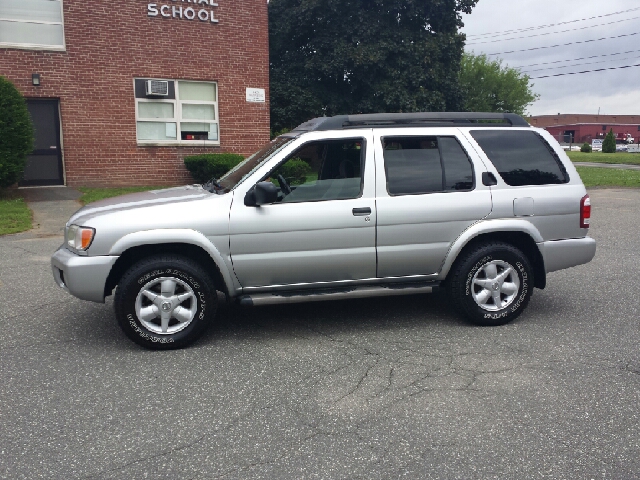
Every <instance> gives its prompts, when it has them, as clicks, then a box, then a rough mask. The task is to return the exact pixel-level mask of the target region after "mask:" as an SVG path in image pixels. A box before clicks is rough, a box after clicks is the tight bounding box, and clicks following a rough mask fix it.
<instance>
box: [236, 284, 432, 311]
mask: <svg viewBox="0 0 640 480" xmlns="http://www.w3.org/2000/svg"><path fill="white" fill-rule="evenodd" d="M439 285H440V283H439V282H432V283H419V284H416V283H394V284H387V285H374V286H366V287H347V288H326V289H317V290H292V291H282V292H274V293H256V294H253V295H243V296H241V297H239V298H238V303H239V304H240V305H241V306H243V307H253V306H255V307H257V306H261V305H275V304H279V303H302V302H324V301H329V300H347V299H351V298H366V297H390V296H393V295H412V294H419V293H431V292H434V291H436V290H437V289H438V287H439Z"/></svg>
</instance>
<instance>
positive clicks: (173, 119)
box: [0, 0, 269, 186]
mask: <svg viewBox="0 0 640 480" xmlns="http://www.w3.org/2000/svg"><path fill="white" fill-rule="evenodd" d="M0 75H2V76H4V77H5V78H7V79H9V80H10V81H11V82H13V83H14V85H16V87H17V88H18V89H19V90H20V91H21V92H22V94H23V95H24V96H25V97H26V99H27V104H28V107H29V111H30V113H31V116H32V119H33V121H34V125H35V127H36V145H35V150H34V152H33V154H32V155H31V156H30V157H29V160H28V164H27V168H26V170H25V174H24V178H23V180H22V182H21V184H22V185H61V184H67V185H70V186H74V185H76V186H80V185H86V186H103V185H106V186H115V185H136V184H145V185H172V184H180V183H186V182H190V181H192V180H191V177H190V176H189V173H188V172H187V171H186V169H185V168H184V163H183V158H184V156H185V155H192V154H197V153H203V152H218V151H220V152H235V153H240V154H243V155H249V154H250V153H252V152H253V151H255V150H257V149H258V147H259V146H261V145H262V144H264V143H265V142H267V141H268V140H269V95H268V94H269V92H268V87H269V49H268V18H267V2H266V1H265V0H155V1H149V0H128V1H114V0H86V1H79V0H20V1H15V0H0Z"/></svg>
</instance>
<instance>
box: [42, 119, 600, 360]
mask: <svg viewBox="0 0 640 480" xmlns="http://www.w3.org/2000/svg"><path fill="white" fill-rule="evenodd" d="M590 214H591V207H590V203H589V196H588V195H587V193H586V190H585V187H584V185H583V184H582V181H581V180H580V177H579V176H578V173H577V172H576V170H575V168H574V167H573V165H572V164H571V162H570V161H569V159H568V158H567V156H566V155H565V153H564V152H563V151H562V149H561V148H560V146H559V145H558V144H557V142H556V141H555V140H554V139H553V138H552V137H551V136H550V135H549V134H548V133H547V132H545V131H544V130H540V129H536V128H532V127H530V126H529V124H528V123H527V122H526V121H524V120H523V119H522V118H521V117H519V116H517V115H512V114H482V113H413V114H375V115H350V116H337V117H324V118H316V119H314V120H311V121H309V122H307V123H304V124H302V125H300V126H299V127H298V128H296V129H295V130H293V131H292V132H290V133H288V134H286V135H282V136H280V137H278V138H277V139H275V140H274V141H272V142H271V143H269V144H268V145H266V146H265V147H264V148H262V149H261V150H260V151H258V152H257V153H255V154H254V155H252V156H251V157H249V158H247V159H246V160H245V161H244V162H243V163H241V164H239V165H238V166H237V167H235V168H234V169H233V170H231V171H229V172H228V173H227V174H226V175H225V176H224V177H222V178H220V179H213V180H211V181H210V182H209V183H207V184H205V185H191V186H184V187H178V188H170V189H165V190H158V191H151V192H146V193H137V194H132V195H126V196H123V197H119V198H117V199H108V200H102V201H99V202H95V203H93V204H90V205H88V206H86V207H84V208H82V209H80V210H79V211H78V212H76V213H75V214H74V215H73V216H72V217H71V219H70V220H69V222H68V223H67V225H66V230H65V234H66V241H65V242H64V244H63V245H62V246H61V247H60V249H59V250H58V251H57V252H56V253H55V254H54V255H53V257H52V260H51V263H52V266H53V275H54V277H55V280H56V282H57V283H58V285H59V286H60V287H62V288H63V289H65V290H67V291H68V292H70V293H71V294H72V295H75V296H76V297H78V298H81V299H84V300H90V301H94V302H104V299H105V297H106V296H108V295H111V293H112V292H113V290H114V289H115V302H114V303H115V314H116V317H117V320H118V323H119V324H120V326H121V327H122V329H123V330H124V332H125V333H126V334H127V335H128V336H129V338H131V339H132V340H133V341H135V342H136V343H138V344H140V345H143V346H145V347H150V348H177V347H183V346H186V345H188V344H190V343H191V342H193V341H194V340H196V339H197V338H198V336H199V335H200V334H201V333H202V331H203V330H204V328H205V327H206V326H207V324H208V323H209V321H210V320H211V319H212V318H213V317H214V314H215V311H216V305H217V301H218V296H217V291H221V292H223V293H224V294H225V295H226V296H227V298H228V299H230V300H233V301H235V302H237V303H239V304H240V305H266V304H275V303H287V302H301V301H319V300H334V299H346V298H358V297H365V296H389V295H403V294H413V293H427V292H431V291H433V290H435V289H437V288H439V287H444V288H445V289H446V290H447V292H448V294H449V295H450V298H451V303H452V305H453V306H454V307H456V308H457V309H458V310H459V311H460V312H461V313H462V314H463V315H464V316H466V317H467V318H468V319H469V320H470V321H471V322H473V323H475V324H478V325H485V326H488V325H492V326H493V325H502V324H505V323H507V322H509V321H511V320H513V319H514V318H516V317H517V316H518V315H519V314H520V313H521V312H522V311H523V310H524V308H525V307H526V305H527V303H528V302H529V298H530V297H531V294H532V293H533V288H534V287H537V288H544V287H545V283H546V275H547V273H549V272H553V271H555V270H559V269H563V268H567V267H571V266H574V265H579V264H583V263H586V262H589V261H590V260H591V259H592V258H593V256H594V255H595V250H596V245H595V241H594V240H593V239H592V238H590V237H588V236H587V232H588V228H589V218H590Z"/></svg>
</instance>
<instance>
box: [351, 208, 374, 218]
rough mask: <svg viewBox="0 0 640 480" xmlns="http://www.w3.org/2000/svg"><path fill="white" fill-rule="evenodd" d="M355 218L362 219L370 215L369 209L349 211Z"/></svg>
mask: <svg viewBox="0 0 640 480" xmlns="http://www.w3.org/2000/svg"><path fill="white" fill-rule="evenodd" d="M351 211H352V212H353V214H354V215H355V216H356V217H363V216H365V215H371V207H364V208H354V209H353V210H351Z"/></svg>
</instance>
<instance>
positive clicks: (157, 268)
mask: <svg viewBox="0 0 640 480" xmlns="http://www.w3.org/2000/svg"><path fill="white" fill-rule="evenodd" d="M114 302H115V312H116V318H117V320H118V324H119V325H120V327H121V328H122V330H123V331H124V333H125V334H126V335H127V336H128V337H129V338H130V339H131V340H133V341H134V342H136V343H137V344H139V345H142V346H143V347H147V348H152V349H172V348H182V347H185V346H187V345H189V344H191V343H193V342H194V341H195V340H196V339H197V338H198V337H199V336H200V335H201V334H202V332H203V330H204V329H205V327H206V326H207V324H208V323H209V321H210V320H211V319H212V318H213V316H214V315H215V311H216V307H217V294H216V290H215V288H214V286H213V284H212V282H211V279H210V277H209V275H207V273H206V272H205V271H204V270H203V269H202V267H201V266H200V265H198V264H197V263H195V262H194V261H193V260H191V259H189V258H186V257H182V256H178V255H156V256H152V257H149V258H146V259H144V260H142V261H140V262H138V263H136V264H135V265H133V266H132V267H131V268H130V269H129V270H128V271H127V272H126V273H125V274H124V276H123V277H122V279H121V280H120V282H119V284H118V287H117V289H116V295H115V299H114Z"/></svg>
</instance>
